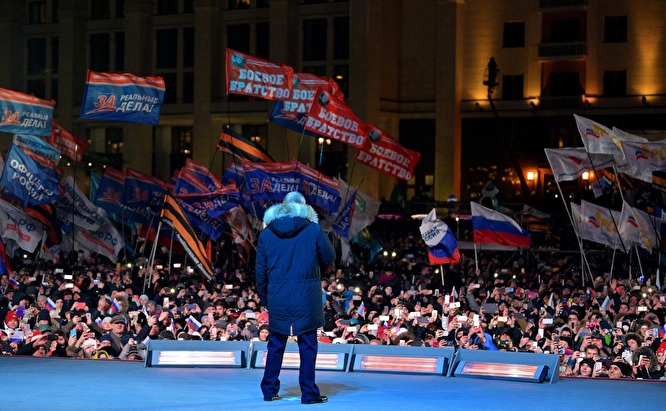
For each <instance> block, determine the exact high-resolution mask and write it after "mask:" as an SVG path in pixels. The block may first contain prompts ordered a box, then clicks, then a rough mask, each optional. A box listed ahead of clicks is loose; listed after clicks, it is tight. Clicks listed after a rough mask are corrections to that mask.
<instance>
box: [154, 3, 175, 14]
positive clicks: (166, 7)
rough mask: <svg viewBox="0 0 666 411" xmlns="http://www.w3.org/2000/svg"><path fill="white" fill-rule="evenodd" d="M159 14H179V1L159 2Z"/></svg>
mask: <svg viewBox="0 0 666 411" xmlns="http://www.w3.org/2000/svg"><path fill="white" fill-rule="evenodd" d="M157 14H159V15H167V14H178V0H157Z"/></svg>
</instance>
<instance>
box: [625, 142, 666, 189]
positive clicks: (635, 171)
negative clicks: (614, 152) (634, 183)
mask: <svg viewBox="0 0 666 411" xmlns="http://www.w3.org/2000/svg"><path fill="white" fill-rule="evenodd" d="M622 152H623V153H624V160H625V162H626V163H627V168H626V169H623V170H622V172H623V173H625V174H628V175H630V176H632V177H634V178H637V179H639V180H643V181H645V182H647V183H652V172H653V171H658V170H663V169H664V168H666V140H661V141H653V142H647V143H641V142H634V141H625V142H624V143H623V144H622Z"/></svg>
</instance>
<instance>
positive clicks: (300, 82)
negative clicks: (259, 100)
mask: <svg viewBox="0 0 666 411" xmlns="http://www.w3.org/2000/svg"><path fill="white" fill-rule="evenodd" d="M318 88H321V89H322V90H326V91H328V92H329V93H331V94H332V95H334V96H335V97H337V98H339V99H340V100H342V99H343V98H344V94H343V93H342V91H340V87H338V84H337V83H336V82H335V81H333V80H332V79H329V78H323V77H319V76H315V75H314V74H310V73H295V74H294V84H293V87H292V92H291V97H290V98H288V99H284V100H278V101H276V102H275V103H274V104H273V109H272V110H271V114H270V115H269V117H268V120H269V121H272V122H273V123H275V124H278V125H280V126H282V127H285V128H288V129H290V130H293V131H296V132H299V133H302V132H304V130H303V126H304V125H305V121H306V120H307V118H308V113H309V112H310V108H311V107H312V102H313V101H314V98H315V93H316V92H317V89H318ZM305 134H307V135H310V136H313V137H317V136H318V135H317V134H316V133H313V132H311V131H305Z"/></svg>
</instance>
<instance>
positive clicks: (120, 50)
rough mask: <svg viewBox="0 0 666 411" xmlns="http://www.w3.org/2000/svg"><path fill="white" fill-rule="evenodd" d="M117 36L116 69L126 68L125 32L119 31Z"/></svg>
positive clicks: (115, 36)
mask: <svg viewBox="0 0 666 411" xmlns="http://www.w3.org/2000/svg"><path fill="white" fill-rule="evenodd" d="M114 38H115V55H116V64H115V66H116V71H120V70H125V33H124V32H118V33H116V34H115V35H114Z"/></svg>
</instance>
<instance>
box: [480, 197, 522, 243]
mask: <svg viewBox="0 0 666 411" xmlns="http://www.w3.org/2000/svg"><path fill="white" fill-rule="evenodd" d="M471 206H472V229H473V234H474V243H475V244H502V245H508V246H513V247H524V248H529V246H530V233H529V232H528V231H527V230H523V229H522V228H520V226H519V225H518V223H516V221H515V220H513V219H512V218H511V217H509V216H507V215H504V214H502V213H500V212H497V211H495V210H491V209H490V208H486V207H484V206H482V205H481V204H478V203H475V202H471Z"/></svg>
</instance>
